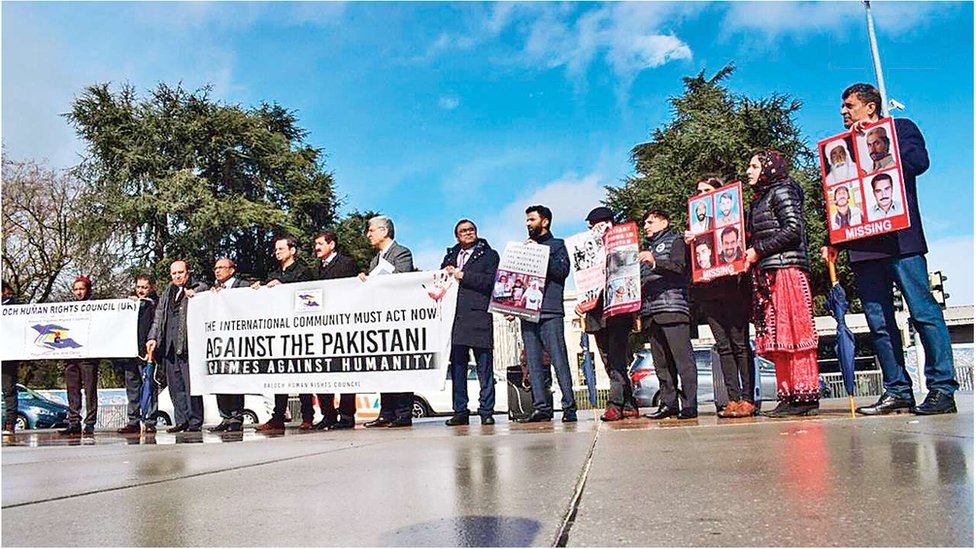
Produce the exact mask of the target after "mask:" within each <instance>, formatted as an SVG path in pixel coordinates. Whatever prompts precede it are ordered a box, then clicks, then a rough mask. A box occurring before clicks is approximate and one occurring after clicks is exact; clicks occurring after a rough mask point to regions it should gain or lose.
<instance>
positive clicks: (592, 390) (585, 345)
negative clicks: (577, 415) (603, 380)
mask: <svg viewBox="0 0 976 549" xmlns="http://www.w3.org/2000/svg"><path fill="white" fill-rule="evenodd" d="M580 348H581V349H582V350H583V378H584V379H585V380H586V391H587V393H588V396H589V398H590V406H596V372H595V371H594V370H593V358H591V357H590V335H589V334H587V333H586V332H583V333H582V334H581V335H580Z"/></svg>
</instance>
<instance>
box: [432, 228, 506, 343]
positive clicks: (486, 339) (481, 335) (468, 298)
mask: <svg viewBox="0 0 976 549" xmlns="http://www.w3.org/2000/svg"><path fill="white" fill-rule="evenodd" d="M460 252H461V245H460V244H457V245H455V246H454V247H452V248H448V249H447V255H445V256H444V260H443V261H442V262H441V268H442V269H443V268H445V267H447V266H448V265H452V266H457V258H458V253H460ZM497 269H498V252H496V251H495V250H493V249H492V248H491V246H489V245H488V241H487V240H485V239H483V238H479V239H478V241H477V242H476V243H475V245H474V246H473V247H472V249H471V257H469V258H468V260H467V261H466V262H465V263H464V268H463V269H461V270H462V271H463V272H464V278H462V279H461V280H460V281H459V282H458V285H459V286H460V288H459V289H458V298H457V311H456V312H455V313H454V329H453V330H452V332H451V341H452V343H454V344H455V345H465V346H468V347H477V348H479V349H491V348H492V344H493V342H494V339H493V337H492V318H491V313H489V312H488V303H489V302H491V290H492V288H493V287H494V285H495V271H496V270H497Z"/></svg>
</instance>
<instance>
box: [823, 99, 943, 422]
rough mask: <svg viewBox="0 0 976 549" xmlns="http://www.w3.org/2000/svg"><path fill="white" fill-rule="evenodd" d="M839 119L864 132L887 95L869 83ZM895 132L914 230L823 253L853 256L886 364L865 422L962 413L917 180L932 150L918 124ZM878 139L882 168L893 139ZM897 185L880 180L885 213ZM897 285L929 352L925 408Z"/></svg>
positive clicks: (897, 124) (898, 124)
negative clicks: (918, 397)
mask: <svg viewBox="0 0 976 549" xmlns="http://www.w3.org/2000/svg"><path fill="white" fill-rule="evenodd" d="M840 114H841V116H842V117H843V120H844V127H845V128H850V129H852V130H854V131H856V132H862V131H863V130H864V127H865V126H868V125H870V124H874V123H875V122H878V121H879V120H880V115H881V94H880V93H879V92H878V90H877V89H876V88H875V87H874V86H872V85H870V84H854V85H852V86H850V87H848V88H847V89H846V90H844V92H843V93H842V94H841V108H840ZM894 128H895V136H896V138H897V142H898V154H899V164H900V165H901V172H902V179H903V181H902V182H903V183H904V189H905V196H904V199H903V203H904V207H905V208H907V210H908V217H909V219H910V220H911V225H910V226H909V227H908V228H905V229H902V230H900V231H896V232H894V233H886V234H881V235H876V236H872V237H869V238H862V239H859V240H852V241H849V242H845V243H843V244H840V245H838V246H836V247H834V246H824V247H823V248H821V250H820V252H821V254H822V256H823V258H824V260H827V261H833V260H834V259H836V257H837V253H838V250H839V249H843V250H847V251H848V259H849V260H850V265H851V270H852V271H854V282H855V285H856V286H857V295H858V297H859V298H860V300H861V305H862V306H863V308H864V316H865V318H866V319H867V322H868V327H869V328H870V330H871V341H872V344H873V346H874V352H875V354H876V355H877V357H878V361H879V362H880V363H881V373H882V377H883V379H884V393H883V394H882V395H881V397H880V398H879V399H878V401H877V402H876V403H874V404H872V405H870V406H862V407H860V408H858V409H857V412H858V413H861V414H865V415H883V414H890V413H898V412H915V413H917V414H922V415H931V414H947V413H955V412H956V403H955V399H954V397H953V394H954V393H955V392H956V391H957V390H958V389H959V383H958V382H957V381H956V378H955V368H954V367H953V363H952V347H951V344H950V340H949V330H948V328H947V327H946V323H945V317H944V316H943V314H942V308H941V307H940V306H939V304H938V302H936V300H935V298H934V297H933V296H932V293H931V292H930V291H929V281H928V265H927V263H926V261H925V254H926V253H927V252H928V246H927V245H926V243H925V233H924V232H923V230H922V216H921V214H920V213H919V208H918V193H917V190H916V178H917V177H918V176H919V175H922V174H923V173H925V171H926V170H928V168H929V155H928V151H927V150H926V149H925V139H924V138H923V137H922V133H921V132H920V131H919V129H918V127H917V126H916V125H915V123H914V122H912V121H911V120H908V119H906V118H896V119H895V120H894ZM872 132H873V130H869V132H868V133H869V135H868V138H869V140H870V139H872V138H873V139H874V141H875V143H876V149H877V150H875V149H872V150H871V157H872V159H873V160H874V161H875V162H883V161H884V160H885V157H886V156H890V154H889V153H887V152H886V151H887V146H888V143H887V134H885V137H886V139H884V140H882V139H880V137H881V135H880V133H878V132H874V133H872ZM872 136H873V137H872ZM882 145H884V147H882ZM870 147H871V145H870V144H869V148H870ZM875 156H877V158H875ZM882 175H885V174H882ZM875 179H877V178H875ZM891 183H893V181H892V180H891V178H890V177H889V178H888V179H887V180H885V179H882V180H880V181H879V182H878V185H877V188H876V189H875V188H872V192H873V193H874V198H875V201H876V202H877V203H878V206H881V207H882V208H883V209H890V207H892V206H887V207H886V206H884V205H883V204H882V203H884V204H888V203H889V202H893V201H894V198H893V197H892V193H893V191H892V189H891V188H890V187H889V186H888V185H889V184H891ZM872 184H873V181H872ZM879 195H880V196H879ZM893 284H894V285H897V286H898V288H899V290H901V293H902V295H903V296H904V298H905V303H906V304H907V305H908V309H909V311H911V315H912V324H913V325H914V326H915V330H916V332H917V333H918V336H919V339H921V341H922V347H923V348H924V349H925V384H926V386H927V387H928V391H929V392H928V395H927V396H926V397H925V401H924V402H923V403H922V404H920V405H919V406H917V407H916V406H915V396H914V394H913V392H912V382H911V378H910V377H909V376H908V371H907V370H906V369H905V353H904V352H903V351H902V349H903V347H902V340H901V331H900V330H899V329H898V324H897V322H896V321H895V306H894V295H893V292H892V285H893Z"/></svg>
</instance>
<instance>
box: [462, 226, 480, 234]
mask: <svg viewBox="0 0 976 549" xmlns="http://www.w3.org/2000/svg"><path fill="white" fill-rule="evenodd" d="M476 232H478V229H475V228H474V227H470V228H467V229H459V230H458V234H470V233H476Z"/></svg>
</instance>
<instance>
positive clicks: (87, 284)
mask: <svg viewBox="0 0 976 549" xmlns="http://www.w3.org/2000/svg"><path fill="white" fill-rule="evenodd" d="M71 293H72V294H74V296H75V299H77V300H78V301H88V300H90V299H91V298H92V283H91V280H90V279H89V278H88V277H87V276H79V277H78V278H76V279H75V280H74V282H73V283H72V284H71ZM64 385H65V389H66V391H67V393H68V426H67V427H66V428H65V429H63V430H61V431H58V433H59V434H61V435H80V434H85V435H93V434H95V422H96V421H97V420H98V359H93V358H81V359H76V360H66V361H65V362H64ZM82 386H84V388H85V427H84V430H82V427H81V389H82Z"/></svg>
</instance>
